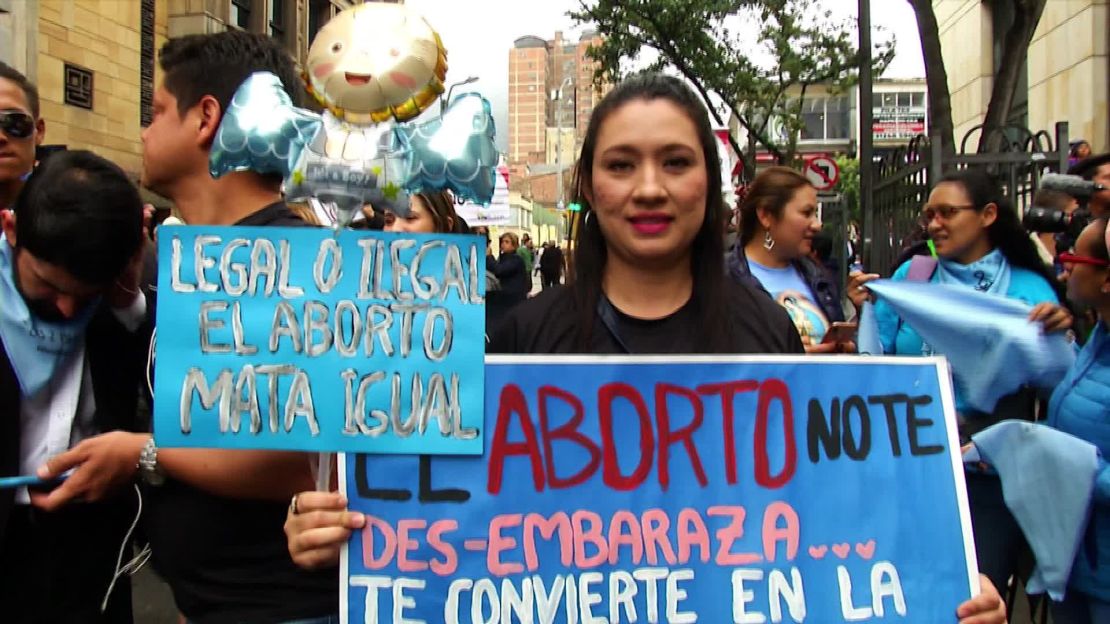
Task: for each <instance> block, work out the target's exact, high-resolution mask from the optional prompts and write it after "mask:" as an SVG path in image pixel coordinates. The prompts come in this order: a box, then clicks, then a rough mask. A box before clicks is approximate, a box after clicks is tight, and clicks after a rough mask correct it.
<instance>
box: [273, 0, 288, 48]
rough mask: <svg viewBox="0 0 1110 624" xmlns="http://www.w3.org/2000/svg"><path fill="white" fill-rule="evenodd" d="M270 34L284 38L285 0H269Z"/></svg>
mask: <svg viewBox="0 0 1110 624" xmlns="http://www.w3.org/2000/svg"><path fill="white" fill-rule="evenodd" d="M270 36H271V37H273V38H275V39H281V40H284V38H285V0H270Z"/></svg>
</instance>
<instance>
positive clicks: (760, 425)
mask: <svg viewBox="0 0 1110 624" xmlns="http://www.w3.org/2000/svg"><path fill="white" fill-rule="evenodd" d="M776 399H777V400H778V401H779V402H780V403H782V430H783V435H784V437H785V439H784V440H783V447H784V450H785V453H786V457H785V459H784V461H783V467H782V472H780V473H778V474H777V475H773V476H772V475H771V459H770V457H769V456H768V453H767V420H768V418H769V416H768V413H769V412H770V408H771V401H774V400H776ZM797 467H798V449H797V445H796V444H795V442H794V407H793V406H792V405H791V403H790V391H789V390H788V389H787V388H786V384H785V383H783V381H782V380H781V379H768V380H766V381H764V382H763V383H762V384H761V385H760V386H759V404H758V405H757V407H756V414H755V482H756V483H758V484H759V485H762V486H763V487H765V488H769V489H778V488H780V487H782V486H784V485H786V484H787V483H789V482H790V479H791V478H793V477H794V471H795V470H796V469H797Z"/></svg>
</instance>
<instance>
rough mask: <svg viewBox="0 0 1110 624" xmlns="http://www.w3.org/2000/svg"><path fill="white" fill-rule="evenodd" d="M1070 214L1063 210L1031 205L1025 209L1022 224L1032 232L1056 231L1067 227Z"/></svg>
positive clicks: (1069, 221)
mask: <svg viewBox="0 0 1110 624" xmlns="http://www.w3.org/2000/svg"><path fill="white" fill-rule="evenodd" d="M1071 219H1072V216H1071V215H1070V214H1068V213H1066V212H1064V211H1063V210H1056V209H1053V208H1044V207H1042V206H1032V207H1030V208H1029V209H1028V210H1026V211H1025V218H1024V219H1022V225H1023V226H1025V229H1027V230H1032V231H1034V232H1048V233H1056V232H1063V231H1065V230H1067V229H1068V224H1070V223H1071Z"/></svg>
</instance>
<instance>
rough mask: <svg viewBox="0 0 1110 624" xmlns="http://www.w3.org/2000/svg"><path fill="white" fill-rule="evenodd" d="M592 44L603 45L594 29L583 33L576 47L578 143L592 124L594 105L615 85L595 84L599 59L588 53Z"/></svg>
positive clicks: (578, 143)
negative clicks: (595, 59)
mask: <svg viewBox="0 0 1110 624" xmlns="http://www.w3.org/2000/svg"><path fill="white" fill-rule="evenodd" d="M591 45H595V46H598V45H601V37H600V36H599V35H598V34H597V33H596V32H594V31H592V30H587V31H586V32H584V33H582V38H581V40H579V42H578V45H577V46H575V48H574V58H575V66H576V69H575V71H576V72H577V82H576V84H577V85H578V92H577V97H576V98H575V124H574V126H575V130H576V133H575V138H576V139H577V142H576V145H581V144H582V139H583V137H585V136H586V128H587V127H588V126H589V125H590V115H592V114H593V112H594V106H597V103H598V102H599V101H601V98H603V97H605V94H606V93H608V92H609V91H610V90H611V89H612V88H613V85H611V84H605V85H602V86H601V87H600V88H597V87H595V86H594V72H595V71H596V70H597V61H594V60H592V59H590V58H589V57H588V56H587V55H586V53H587V52H589V49H590V46H591Z"/></svg>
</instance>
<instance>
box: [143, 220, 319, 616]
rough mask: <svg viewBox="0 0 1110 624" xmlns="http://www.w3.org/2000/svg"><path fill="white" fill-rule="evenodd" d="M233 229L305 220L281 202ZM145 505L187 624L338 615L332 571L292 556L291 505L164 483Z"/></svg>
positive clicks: (156, 557)
mask: <svg viewBox="0 0 1110 624" xmlns="http://www.w3.org/2000/svg"><path fill="white" fill-rule="evenodd" d="M236 225H255V226H258V225H263V226H302V227H303V226H305V223H304V221H302V220H301V219H300V218H298V217H297V215H295V214H294V213H293V212H292V211H290V210H289V208H288V207H287V206H286V205H285V204H284V203H282V202H279V203H275V204H271V205H269V206H266V207H265V208H263V209H261V210H259V211H258V212H255V213H253V214H251V215H250V216H248V217H246V218H244V219H242V220H241V221H239V222H238V223H237V224H236ZM305 463H306V465H307V463H308V458H307V456H306V458H305ZM228 478H229V479H234V478H236V475H228ZM143 503H144V509H143V520H144V525H143V527H144V530H145V531H146V534H147V537H148V539H149V540H150V544H151V550H152V551H153V556H152V558H153V562H154V566H155V568H156V569H157V570H158V573H159V574H161V575H162V577H163V578H165V579H166V581H167V582H168V583H169V584H170V587H171V588H172V589H173V594H174V600H175V601H176V603H177V607H178V608H179V609H180V610H181V612H182V613H184V614H185V616H186V617H187V618H189V621H190V622H196V623H197V624H232V623H236V624H237V623H240V622H249V623H251V624H270V623H275V622H285V621H289V620H295V619H301V618H310V617H319V616H324V615H331V614H334V613H336V612H338V610H339V601H338V592H339V589H338V583H337V580H338V578H339V573H338V571H337V570H336V568H330V569H325V570H320V571H315V572H309V571H306V570H302V569H301V568H298V567H297V566H296V565H295V564H294V563H293V560H292V559H291V558H290V557H289V550H288V547H287V545H286V540H285V533H284V531H283V526H284V524H285V513H286V509H288V506H289V503H288V502H270V501H249V500H240V499H232V498H224V497H221V496H216V495H213V494H209V493H207V492H204V491H202V490H199V489H197V488H194V487H192V486H190V485H187V484H185V483H182V482H180V481H176V480H173V479H168V480H167V482H166V484H165V485H163V486H161V487H147V488H146V491H145V492H144V495H143Z"/></svg>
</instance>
